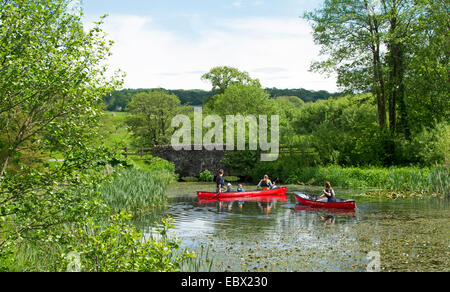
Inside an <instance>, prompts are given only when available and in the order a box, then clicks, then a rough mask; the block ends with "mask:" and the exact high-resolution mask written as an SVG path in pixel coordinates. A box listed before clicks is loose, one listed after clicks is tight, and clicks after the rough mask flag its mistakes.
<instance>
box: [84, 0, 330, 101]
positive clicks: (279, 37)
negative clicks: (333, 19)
mask: <svg viewBox="0 0 450 292" xmlns="http://www.w3.org/2000/svg"><path fill="white" fill-rule="evenodd" d="M321 5H322V0H309V1H307V0H209V1H207V0H189V1H187V0H145V1H144V0H128V1H123V0H84V1H83V7H84V14H85V22H86V25H89V23H92V22H94V21H97V20H98V19H99V17H100V16H102V15H105V14H108V17H107V18H106V19H105V23H104V24H103V30H104V31H105V32H106V33H107V34H108V37H109V38H110V39H111V40H113V41H114V45H113V48H112V53H113V56H112V57H110V59H109V63H110V64H111V67H112V68H113V69H118V68H120V69H121V70H122V71H124V72H125V73H126V74H127V75H126V77H125V83H124V88H159V87H161V88H166V89H205V90H209V89H211V85H210V84H209V83H208V82H206V81H202V80H201V76H202V75H203V74H205V73H207V72H208V71H209V70H210V69H211V68H213V67H216V66H232V67H236V68H238V69H239V70H241V71H247V72H249V73H250V76H251V77H252V78H258V79H259V80H260V81H261V84H262V86H263V87H268V88H271V87H277V88H305V89H308V90H327V91H330V92H336V91H337V87H336V78H334V77H328V76H326V75H321V74H318V73H313V72H309V68H310V65H311V63H312V62H313V61H315V60H318V59H319V58H320V56H319V52H320V48H319V47H318V46H316V45H315V44H314V42H313V38H312V30H311V26H310V24H308V23H307V22H306V21H305V20H303V19H301V16H302V15H303V13H304V12H305V11H310V10H313V9H316V8H320V7H321Z"/></svg>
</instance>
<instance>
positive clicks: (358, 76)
mask: <svg viewBox="0 0 450 292" xmlns="http://www.w3.org/2000/svg"><path fill="white" fill-rule="evenodd" d="M304 17H305V18H306V19H307V20H309V21H311V22H312V27H313V30H314V32H313V37H314V40H315V42H316V43H317V44H318V45H320V46H321V54H322V55H325V56H327V57H328V59H326V60H325V61H321V62H315V63H314V64H313V65H312V70H314V71H320V72H336V73H337V74H338V85H339V86H340V87H343V88H345V89H347V90H350V91H357V92H366V91H371V92H373V93H374V95H375V96H376V97H377V104H378V123H379V126H380V128H382V129H384V128H386V100H387V98H386V84H385V78H384V74H385V73H384V71H383V52H382V45H383V43H382V37H383V36H382V32H383V28H384V27H383V25H384V24H383V21H382V19H383V18H382V15H381V10H380V7H379V5H376V4H375V3H374V2H373V1H369V0H359V1H353V0H326V1H325V3H324V6H323V8H321V9H318V10H315V11H313V12H307V13H305V16H304Z"/></svg>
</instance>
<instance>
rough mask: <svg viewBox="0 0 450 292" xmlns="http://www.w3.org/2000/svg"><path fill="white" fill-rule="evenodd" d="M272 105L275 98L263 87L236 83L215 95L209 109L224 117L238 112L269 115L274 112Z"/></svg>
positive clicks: (244, 114) (208, 105)
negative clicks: (271, 97) (270, 96)
mask: <svg viewBox="0 0 450 292" xmlns="http://www.w3.org/2000/svg"><path fill="white" fill-rule="evenodd" d="M272 105H273V100H272V99H270V98H269V94H268V93H266V92H265V91H264V89H262V88H261V87H259V86H256V85H245V84H239V83H236V84H232V85H230V86H229V87H228V88H227V89H225V92H224V93H221V94H217V95H216V96H214V99H213V100H211V101H210V102H209V103H208V104H207V109H209V110H211V111H212V112H214V113H217V114H218V115H220V116H223V117H225V116H226V115H237V114H241V115H243V116H246V115H255V116H258V115H268V116H269V115H270V114H271V113H272V112H274V110H273V109H272Z"/></svg>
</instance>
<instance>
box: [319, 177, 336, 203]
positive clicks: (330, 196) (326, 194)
mask: <svg viewBox="0 0 450 292" xmlns="http://www.w3.org/2000/svg"><path fill="white" fill-rule="evenodd" d="M324 198H326V199H327V200H328V203H335V202H336V194H335V192H334V190H333V187H332V186H331V183H330V182H329V181H327V182H326V183H325V189H324V190H323V192H322V195H321V196H320V197H319V198H318V200H320V199H324Z"/></svg>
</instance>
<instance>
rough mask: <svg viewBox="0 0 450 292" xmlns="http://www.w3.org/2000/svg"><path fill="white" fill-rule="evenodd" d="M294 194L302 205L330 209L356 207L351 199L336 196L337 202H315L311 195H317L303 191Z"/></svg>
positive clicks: (350, 208)
mask: <svg viewBox="0 0 450 292" xmlns="http://www.w3.org/2000/svg"><path fill="white" fill-rule="evenodd" d="M294 195H295V200H296V201H297V203H299V204H301V205H304V206H310V207H314V208H331V209H347V210H354V209H355V208H356V202H355V201H353V200H344V199H340V198H336V200H337V201H338V202H336V203H328V202H317V201H314V200H312V198H313V197H317V196H314V195H309V194H304V193H295V194H294ZM308 198H309V199H308Z"/></svg>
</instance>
